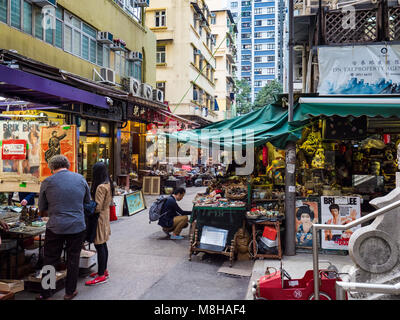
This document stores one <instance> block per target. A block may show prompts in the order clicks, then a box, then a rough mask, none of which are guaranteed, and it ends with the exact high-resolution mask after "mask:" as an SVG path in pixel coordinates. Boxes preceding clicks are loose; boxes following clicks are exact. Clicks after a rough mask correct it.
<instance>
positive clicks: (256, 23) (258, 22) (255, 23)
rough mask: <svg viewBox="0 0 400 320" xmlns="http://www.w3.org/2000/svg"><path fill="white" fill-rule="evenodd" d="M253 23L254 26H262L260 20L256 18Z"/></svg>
mask: <svg viewBox="0 0 400 320" xmlns="http://www.w3.org/2000/svg"><path fill="white" fill-rule="evenodd" d="M254 25H255V26H256V27H259V26H262V20H256V21H254Z"/></svg>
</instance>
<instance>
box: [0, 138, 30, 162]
mask: <svg viewBox="0 0 400 320" xmlns="http://www.w3.org/2000/svg"><path fill="white" fill-rule="evenodd" d="M1 150H2V152H1V158H2V159H3V160H24V159H26V140H3V143H2V148H1Z"/></svg>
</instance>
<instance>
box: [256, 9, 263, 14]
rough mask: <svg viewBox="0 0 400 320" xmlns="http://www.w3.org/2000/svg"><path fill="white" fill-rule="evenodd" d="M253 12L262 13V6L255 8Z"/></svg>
mask: <svg viewBox="0 0 400 320" xmlns="http://www.w3.org/2000/svg"><path fill="white" fill-rule="evenodd" d="M254 14H262V8H255V9H254Z"/></svg>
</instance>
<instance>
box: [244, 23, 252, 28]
mask: <svg viewBox="0 0 400 320" xmlns="http://www.w3.org/2000/svg"><path fill="white" fill-rule="evenodd" d="M242 28H250V22H242Z"/></svg>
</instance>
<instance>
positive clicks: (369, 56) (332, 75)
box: [318, 44, 400, 95]
mask: <svg viewBox="0 0 400 320" xmlns="http://www.w3.org/2000/svg"><path fill="white" fill-rule="evenodd" d="M318 63H319V85H318V93H319V94H320V95H322V94H324V95H335V94H340V95H343V94H353V95H354V94H395V93H400V45H398V44H397V45H381V44H380V45H360V46H341V47H319V48H318Z"/></svg>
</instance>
